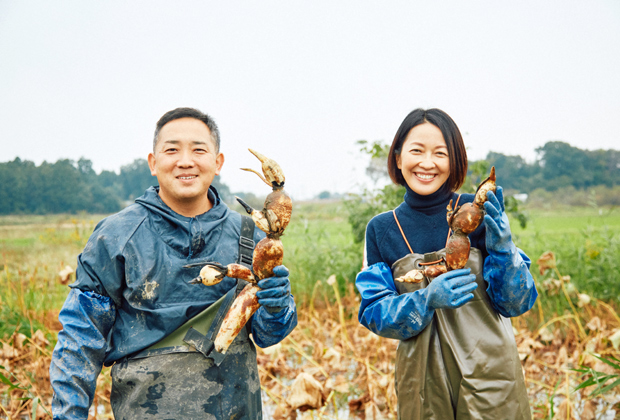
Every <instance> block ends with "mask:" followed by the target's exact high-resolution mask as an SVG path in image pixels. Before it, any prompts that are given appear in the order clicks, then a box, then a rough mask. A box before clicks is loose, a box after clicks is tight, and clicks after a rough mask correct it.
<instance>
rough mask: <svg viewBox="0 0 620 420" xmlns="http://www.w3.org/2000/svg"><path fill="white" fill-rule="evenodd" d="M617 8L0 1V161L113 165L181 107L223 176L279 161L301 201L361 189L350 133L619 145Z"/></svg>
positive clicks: (234, 184)
mask: <svg viewBox="0 0 620 420" xmlns="http://www.w3.org/2000/svg"><path fill="white" fill-rule="evenodd" d="M619 75H620V2H618V1H617V0H608V1H588V2H584V1H566V0H562V1H540V0H538V1H521V2H499V1H466V2H463V1H457V0H450V1H437V2H431V1H425V2H421V1H363V0H361V1H360V0H358V1H338V0H336V1H334V0H331V1H317V0H313V1H283V0H282V1H278V2H276V1H265V0H263V1H231V2H215V1H183V2H172V1H167V2H164V1H152V0H149V1H131V2H125V1H123V2H121V1H106V2H84V1H78V0H76V1H54V2H50V1H43V0H41V1H22V0H0V142H1V144H2V148H1V149H0V150H1V152H0V162H6V161H9V160H13V159H14V158H15V157H16V156H19V157H20V158H21V159H24V160H31V161H34V162H35V163H36V164H40V163H41V162H42V161H44V160H47V161H48V162H55V161H56V160H58V159H60V158H70V159H74V160H77V159H79V158H80V157H85V158H87V159H90V160H92V161H93V164H94V167H95V169H96V170H97V171H98V172H99V171H100V170H102V169H108V170H116V171H118V169H119V168H120V167H121V166H122V165H125V164H128V163H130V162H131V161H133V160H134V159H135V158H139V157H146V156H147V154H148V153H149V151H150V148H151V139H152V133H153V129H154V126H155V122H156V121H157V120H158V119H159V117H160V116H161V115H162V114H163V113H165V112H166V111H168V110H170V109H173V108H176V107H178V106H192V107H196V108H199V109H200V110H202V111H204V112H207V113H209V114H210V115H212V116H213V117H214V118H215V120H216V122H217V123H218V125H219V127H220V130H221V133H222V151H223V152H224V154H225V156H226V163H225V165H224V170H223V173H222V181H223V182H224V183H226V184H228V185H229V186H230V188H231V190H232V191H252V192H255V193H256V194H259V195H265V194H267V193H268V192H269V191H268V188H267V187H266V186H265V185H264V184H262V183H261V182H260V181H259V180H258V178H257V177H256V176H254V175H252V174H249V173H246V172H242V171H240V170H239V169H238V168H239V167H248V166H249V167H252V168H255V169H258V168H259V165H258V161H256V160H255V158H254V157H253V156H252V155H250V153H249V152H247V150H246V149H247V148H248V147H251V148H254V149H256V150H258V151H260V152H262V153H263V154H265V155H267V156H269V157H272V158H274V159H275V160H277V161H278V162H279V163H280V165H281V166H282V168H283V169H284V171H285V174H286V176H287V188H286V189H287V191H289V193H291V195H292V196H293V198H295V199H304V198H310V197H312V196H314V195H316V194H318V193H319V192H321V191H323V190H329V191H333V192H347V191H354V190H355V189H356V186H357V185H358V184H359V183H361V182H364V181H365V179H364V167H365V163H366V162H365V161H364V160H363V159H361V156H360V155H359V153H357V147H356V145H355V141H356V140H359V139H367V140H378V139H383V140H386V141H390V140H391V139H392V138H393V136H394V133H395V132H396V129H397V128H398V126H399V124H400V122H401V121H402V119H403V118H404V117H405V116H406V115H407V113H408V112H409V111H411V110H413V109H414V108H417V107H424V108H428V107H438V108H441V109H443V110H445V111H446V112H448V113H449V114H450V115H451V116H452V117H453V118H454V120H455V121H456V123H457V124H458V125H459V127H460V129H461V131H462V132H463V134H464V138H465V142H466V146H467V147H468V152H469V157H470V159H473V160H477V159H481V158H484V157H485V156H486V154H487V152H488V151H497V152H501V153H505V154H518V155H521V156H523V157H525V158H526V159H528V160H532V159H534V158H535V156H536V155H535V151H534V150H535V148H536V147H540V146H542V145H543V144H544V143H546V142H547V141H549V140H562V141H566V142H568V143H570V144H572V145H574V146H577V147H580V148H587V149H597V148H602V149H611V148H615V149H620V134H619V133H618V128H617V127H618V121H619V120H620V76H619Z"/></svg>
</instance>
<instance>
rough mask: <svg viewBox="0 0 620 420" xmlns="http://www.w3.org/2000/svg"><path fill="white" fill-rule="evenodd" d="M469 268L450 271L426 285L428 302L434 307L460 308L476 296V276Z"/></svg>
mask: <svg viewBox="0 0 620 420" xmlns="http://www.w3.org/2000/svg"><path fill="white" fill-rule="evenodd" d="M470 272H471V270H470V269H469V268H462V269H460V270H454V271H448V272H447V273H445V274H442V275H441V276H439V277H437V278H436V279H434V280H433V281H432V282H430V284H429V285H428V286H427V287H426V302H427V304H428V306H429V307H430V308H432V309H442V308H459V307H461V306H463V305H465V304H466V303H467V302H469V301H470V300H472V299H473V298H474V295H473V293H472V292H473V291H474V290H476V288H477V287H478V284H477V283H476V276H475V275H473V274H469V273H470Z"/></svg>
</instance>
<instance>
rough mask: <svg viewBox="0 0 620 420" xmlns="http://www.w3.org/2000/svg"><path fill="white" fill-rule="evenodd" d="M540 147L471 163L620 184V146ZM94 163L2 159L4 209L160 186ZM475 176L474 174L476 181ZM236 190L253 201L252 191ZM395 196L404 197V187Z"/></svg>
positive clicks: (105, 208)
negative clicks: (533, 155) (530, 157)
mask: <svg viewBox="0 0 620 420" xmlns="http://www.w3.org/2000/svg"><path fill="white" fill-rule="evenodd" d="M358 144H359V145H360V146H361V151H362V152H363V153H365V154H367V155H368V156H369V158H370V159H369V160H370V163H369V166H368V168H367V173H368V175H369V176H370V177H371V178H372V179H375V180H377V179H379V178H381V177H385V176H386V175H387V171H386V167H385V158H386V156H387V151H388V150H389V146H388V145H387V144H385V143H384V142H382V141H375V142H373V143H369V142H366V141H360V142H358ZM536 152H537V154H538V157H537V159H536V160H535V161H534V162H527V161H526V160H525V159H523V158H522V157H521V156H511V155H504V154H502V153H496V152H489V153H488V155H487V157H486V159H485V160H484V161H477V162H470V169H474V171H475V168H477V167H478V168H479V167H481V165H480V164H481V163H484V165H483V166H484V167H485V171H486V167H487V165H489V166H490V165H494V166H495V168H496V170H497V173H498V183H499V184H500V185H502V186H503V187H504V188H505V189H506V190H509V191H512V192H521V193H530V192H532V191H534V190H536V189H544V190H547V191H556V190H558V189H563V188H566V187H573V188H575V189H577V190H583V189H586V188H589V187H594V186H606V187H615V186H620V151H617V150H593V151H591V150H583V149H579V148H577V147H574V146H571V145H570V144H568V143H565V142H561V141H549V142H547V143H546V144H545V145H544V146H542V147H539V148H537V149H536ZM92 166H93V165H92V162H91V161H90V160H88V159H84V158H82V159H80V160H78V161H77V162H76V161H73V160H69V159H61V160H58V161H57V162H55V163H48V162H43V163H42V164H41V165H39V166H37V165H35V164H34V163H33V162H30V161H27V160H21V159H19V158H16V159H15V160H13V161H11V162H3V163H0V214H46V213H77V212H81V211H84V212H88V213H112V212H116V211H118V210H120V209H121V208H123V207H124V206H125V205H126V203H127V202H131V201H133V200H134V199H135V198H136V197H139V196H141V195H142V194H143V193H144V190H146V189H147V188H148V187H149V186H151V185H157V179H156V178H155V177H153V176H151V172H150V170H149V167H148V163H147V161H146V159H136V160H134V161H133V162H131V163H130V164H128V165H125V166H123V167H121V169H120V172H119V173H116V172H114V171H106V170H104V171H101V173H99V174H97V173H96V172H95V171H94V170H93V167H92ZM485 171H482V172H485ZM470 172H471V171H470ZM470 175H471V174H470ZM475 181H476V180H475V179H473V177H472V185H473V184H474V183H475ZM214 185H215V186H216V188H217V189H218V191H219V192H220V195H221V196H222V198H223V199H224V201H227V202H230V201H232V200H231V198H232V194H231V193H230V190H229V188H228V187H227V186H226V185H225V184H223V183H222V182H221V180H220V179H219V177H216V178H215V180H214ZM238 194H239V195H240V196H241V197H242V198H244V199H245V200H246V201H247V200H250V201H252V202H251V203H250V204H253V200H252V199H253V198H255V197H253V195H252V194H249V193H248V194H243V193H238ZM393 195H395V197H397V198H398V199H399V200H400V199H402V194H401V193H400V191H395V193H394V194H393ZM258 201H260V200H258Z"/></svg>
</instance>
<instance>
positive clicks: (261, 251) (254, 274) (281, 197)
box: [195, 149, 293, 354]
mask: <svg viewBox="0 0 620 420" xmlns="http://www.w3.org/2000/svg"><path fill="white" fill-rule="evenodd" d="M249 150H250V152H251V153H252V154H253V155H254V156H256V157H257V158H258V159H259V160H260V161H261V163H262V170H263V174H264V177H263V175H261V174H260V173H258V172H256V171H255V170H253V169H246V168H242V169H243V170H244V171H249V172H254V173H255V174H256V175H258V176H259V177H260V178H261V179H262V180H263V182H265V183H266V184H267V185H269V186H270V187H272V189H273V192H272V193H271V194H269V195H268V196H267V198H266V199H265V207H264V208H263V209H262V210H261V211H258V210H255V209H253V208H252V207H250V206H249V205H248V204H247V203H245V202H244V201H243V200H241V199H240V198H239V197H236V198H237V201H238V202H239V203H240V204H241V205H242V206H243V207H244V208H245V210H246V211H247V212H248V214H250V215H251V216H252V220H253V221H254V224H256V226H258V228H259V229H260V230H262V231H264V232H265V233H266V234H267V237H266V238H264V239H262V240H261V241H260V242H259V243H258V244H257V245H256V247H255V248H254V255H253V257H252V268H251V269H250V268H248V267H246V266H243V265H241V264H228V265H227V266H224V265H221V264H218V263H208V264H207V265H205V266H204V267H203V268H202V269H201V270H200V274H199V276H198V277H197V278H196V279H195V280H198V281H199V282H201V283H202V284H204V285H205V286H213V285H215V284H218V283H219V282H220V281H222V279H223V278H224V277H225V276H228V277H232V278H238V279H243V280H245V281H247V282H249V284H248V285H246V286H245V288H244V289H243V290H242V291H241V292H240V293H239V295H238V296H237V298H236V299H235V300H234V302H233V303H232V306H231V307H230V309H229V310H228V313H227V314H226V316H225V317H224V320H223V321H222V325H221V327H220V330H219V332H218V334H217V336H216V338H215V342H214V344H215V350H217V351H218V352H220V353H222V354H224V353H226V350H227V349H228V347H229V346H230V345H231V344H232V342H233V340H234V339H235V337H236V336H237V334H239V332H240V331H241V329H242V328H243V327H244V326H245V324H246V323H247V322H248V321H249V320H250V318H251V317H252V315H253V314H254V312H256V311H257V310H258V308H259V307H260V304H259V303H258V298H257V297H256V292H257V291H259V290H260V288H259V287H258V286H257V283H258V281H259V280H262V279H265V278H268V277H273V269H274V268H275V267H277V266H279V265H281V264H282V258H283V256H284V248H283V247H282V242H281V241H280V236H282V234H283V233H284V229H285V228H286V226H287V225H288V223H289V221H290V220H291V213H292V211H293V204H292V202H291V198H290V197H289V196H288V194H287V193H286V192H285V191H284V189H283V188H284V174H283V173H282V169H281V168H280V165H278V164H277V163H276V162H275V161H274V160H272V159H269V158H267V157H265V156H263V155H261V154H260V153H258V152H257V151H255V150H252V149H249Z"/></svg>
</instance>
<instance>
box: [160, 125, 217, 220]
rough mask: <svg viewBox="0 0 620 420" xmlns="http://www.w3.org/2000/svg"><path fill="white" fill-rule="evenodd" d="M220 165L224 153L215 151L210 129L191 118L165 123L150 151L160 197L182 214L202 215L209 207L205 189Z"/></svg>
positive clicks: (206, 189)
mask: <svg viewBox="0 0 620 420" xmlns="http://www.w3.org/2000/svg"><path fill="white" fill-rule="evenodd" d="M223 164H224V155H222V154H221V153H218V152H217V151H216V148H215V142H214V141H213V139H212V138H211V131H210V130H209V128H208V127H207V126H206V124H205V123H203V122H202V121H200V120H197V119H194V118H179V119H177V120H173V121H170V122H169V123H167V124H166V125H164V126H163V127H162V128H161V130H160V131H159V139H158V141H157V145H156V147H155V152H154V153H151V154H149V167H150V168H151V175H153V176H156V177H157V181H158V182H159V196H160V197H161V199H162V200H163V201H164V203H166V204H167V205H168V206H169V207H170V208H171V209H172V210H174V211H176V212H177V213H179V214H182V215H184V216H195V215H198V214H202V213H204V212H206V211H208V210H209V209H210V208H211V207H212V204H211V202H210V201H209V198H208V197H207V191H208V189H209V186H210V185H211V182H212V181H213V177H214V176H215V175H219V174H220V170H221V169H222V165H223ZM189 213H193V214H189Z"/></svg>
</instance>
